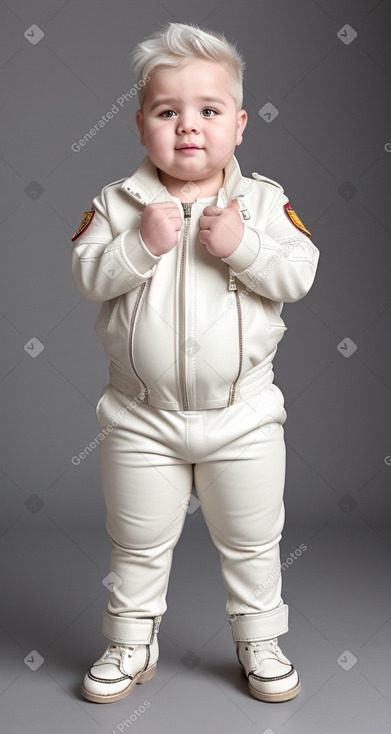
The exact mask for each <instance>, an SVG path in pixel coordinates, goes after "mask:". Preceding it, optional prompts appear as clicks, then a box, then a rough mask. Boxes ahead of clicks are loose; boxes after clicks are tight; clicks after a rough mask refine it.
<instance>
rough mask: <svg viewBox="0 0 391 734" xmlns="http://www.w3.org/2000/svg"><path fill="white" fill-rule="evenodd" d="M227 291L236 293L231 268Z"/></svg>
mask: <svg viewBox="0 0 391 734" xmlns="http://www.w3.org/2000/svg"><path fill="white" fill-rule="evenodd" d="M228 290H229V291H236V290H237V287H236V280H235V276H234V274H233V272H232V270H231V268H229V280H228Z"/></svg>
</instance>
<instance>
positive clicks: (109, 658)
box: [101, 642, 135, 665]
mask: <svg viewBox="0 0 391 734" xmlns="http://www.w3.org/2000/svg"><path fill="white" fill-rule="evenodd" d="M134 649H135V648H134V647H132V646H131V645H115V644H114V643H113V642H112V643H110V645H109V647H108V649H107V650H106V652H105V653H103V655H102V658H101V660H102V662H105V663H114V664H115V665H118V663H120V661H121V657H122V655H123V652H124V650H127V655H128V657H129V658H131V657H132V655H133V652H134Z"/></svg>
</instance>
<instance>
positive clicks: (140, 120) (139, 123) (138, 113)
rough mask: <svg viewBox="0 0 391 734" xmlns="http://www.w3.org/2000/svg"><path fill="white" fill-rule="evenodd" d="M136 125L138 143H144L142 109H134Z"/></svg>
mask: <svg viewBox="0 0 391 734" xmlns="http://www.w3.org/2000/svg"><path fill="white" fill-rule="evenodd" d="M136 125H137V127H138V129H139V133H140V143H141V145H144V116H143V113H142V110H137V111H136Z"/></svg>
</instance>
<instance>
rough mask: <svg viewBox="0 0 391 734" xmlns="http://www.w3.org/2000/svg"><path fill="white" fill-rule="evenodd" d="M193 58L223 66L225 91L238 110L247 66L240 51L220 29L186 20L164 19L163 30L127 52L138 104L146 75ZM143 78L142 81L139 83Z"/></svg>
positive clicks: (240, 105)
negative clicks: (188, 22)
mask: <svg viewBox="0 0 391 734" xmlns="http://www.w3.org/2000/svg"><path fill="white" fill-rule="evenodd" d="M192 58H205V59H208V60H209V61H217V62H218V63H220V64H222V66H224V68H225V69H226V71H227V77H228V91H229V93H230V94H231V95H232V97H233V98H234V100H235V102H236V109H237V111H239V110H240V109H241V108H242V106H243V73H244V70H245V68H246V62H245V60H244V57H243V55H242V53H241V52H240V51H238V49H237V48H236V46H235V44H233V43H231V42H230V41H228V40H227V39H226V37H225V36H224V35H223V34H222V33H217V32H216V31H213V30H211V29H209V28H208V29H202V28H200V27H199V26H197V25H189V24H186V23H167V24H166V25H165V26H164V27H163V28H162V30H160V31H156V33H154V34H152V35H151V36H149V37H148V38H147V39H145V40H144V41H142V42H141V43H138V44H137V46H135V47H134V49H133V51H131V53H130V54H129V60H130V66H131V68H133V70H134V73H135V74H136V75H137V87H138V101H139V105H140V108H142V106H143V103H144V98H145V93H146V86H147V83H145V79H146V77H148V76H150V75H151V74H152V72H153V71H154V70H155V69H156V68H157V67H160V66H162V65H167V66H182V65H183V64H184V63H186V61H187V60H189V59H192ZM142 80H144V84H141V85H140V86H139V83H140V81H142Z"/></svg>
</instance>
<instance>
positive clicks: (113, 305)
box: [94, 296, 120, 343]
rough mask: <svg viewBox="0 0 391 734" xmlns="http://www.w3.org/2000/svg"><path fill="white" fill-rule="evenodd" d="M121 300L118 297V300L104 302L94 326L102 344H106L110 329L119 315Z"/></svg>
mask: <svg viewBox="0 0 391 734" xmlns="http://www.w3.org/2000/svg"><path fill="white" fill-rule="evenodd" d="M119 300H120V299H119V297H118V296H117V297H116V298H111V299H110V300H108V301H103V303H102V306H101V309H100V311H99V313H98V316H97V319H96V321H95V324H94V331H95V333H96V335H97V337H98V338H99V339H100V341H101V342H102V343H103V342H104V338H105V336H106V333H107V331H108V329H109V328H110V327H111V326H112V324H113V322H114V320H115V317H116V315H117V311H118V307H119Z"/></svg>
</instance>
